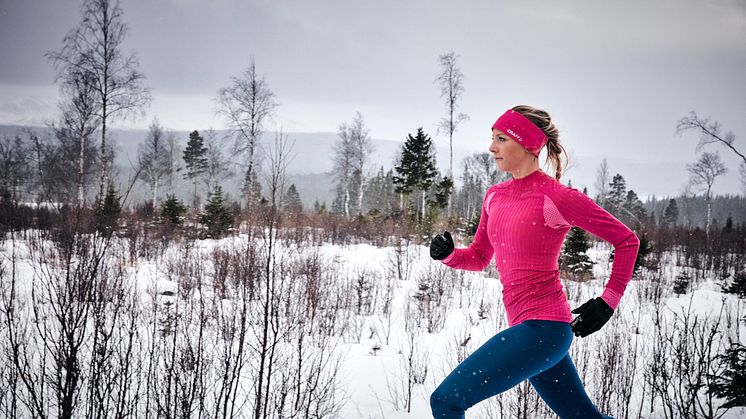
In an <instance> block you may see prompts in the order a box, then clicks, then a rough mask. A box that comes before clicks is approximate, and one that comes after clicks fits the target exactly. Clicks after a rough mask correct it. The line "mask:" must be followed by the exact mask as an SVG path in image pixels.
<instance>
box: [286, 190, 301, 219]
mask: <svg viewBox="0 0 746 419" xmlns="http://www.w3.org/2000/svg"><path fill="white" fill-rule="evenodd" d="M282 206H283V208H284V209H285V211H288V212H291V213H296V214H297V213H301V212H303V202H302V201H301V199H300V194H299V193H298V190H297V189H296V188H295V184H292V185H290V187H289V188H288V190H287V192H286V193H285V196H284V197H283V199H282Z"/></svg>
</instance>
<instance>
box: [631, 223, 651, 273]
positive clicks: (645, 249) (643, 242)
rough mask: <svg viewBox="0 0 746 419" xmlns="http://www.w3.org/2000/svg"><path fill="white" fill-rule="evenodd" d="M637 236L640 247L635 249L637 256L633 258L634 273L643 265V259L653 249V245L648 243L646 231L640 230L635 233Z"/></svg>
mask: <svg viewBox="0 0 746 419" xmlns="http://www.w3.org/2000/svg"><path fill="white" fill-rule="evenodd" d="M637 237H638V238H639V239H640V249H639V250H638V251H637V258H636V259H635V267H634V270H633V273H634V274H636V273H637V272H638V271H639V270H640V267H643V266H645V259H646V258H647V256H648V255H649V254H650V252H652V251H653V245H652V243H650V239H649V238H648V233H647V231H645V230H641V232H640V233H637Z"/></svg>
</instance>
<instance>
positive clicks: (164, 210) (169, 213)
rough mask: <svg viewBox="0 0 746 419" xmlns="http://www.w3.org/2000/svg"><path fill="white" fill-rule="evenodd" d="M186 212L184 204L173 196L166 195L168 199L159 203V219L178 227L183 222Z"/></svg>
mask: <svg viewBox="0 0 746 419" xmlns="http://www.w3.org/2000/svg"><path fill="white" fill-rule="evenodd" d="M186 211H187V209H186V207H185V206H184V204H182V203H181V201H179V200H178V199H176V196H174V195H168V198H167V199H166V200H165V201H163V202H162V203H161V217H162V218H163V219H165V220H168V221H169V222H170V223H172V224H174V225H179V224H181V223H182V222H183V221H184V214H186Z"/></svg>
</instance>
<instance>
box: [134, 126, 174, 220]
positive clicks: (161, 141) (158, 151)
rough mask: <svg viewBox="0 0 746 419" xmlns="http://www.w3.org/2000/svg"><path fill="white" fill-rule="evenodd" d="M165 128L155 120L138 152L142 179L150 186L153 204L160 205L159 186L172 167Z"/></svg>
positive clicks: (154, 205)
mask: <svg viewBox="0 0 746 419" xmlns="http://www.w3.org/2000/svg"><path fill="white" fill-rule="evenodd" d="M166 136H167V135H166V133H165V132H164V130H163V127H162V126H161V125H160V124H159V123H158V120H156V119H154V120H153V122H152V123H151V124H150V128H149V129H148V136H147V137H146V138H145V141H144V142H143V143H142V144H140V146H139V147H138V150H137V162H138V169H139V171H140V177H141V179H142V180H143V181H144V182H146V183H148V184H149V185H150V190H151V192H152V194H153V195H152V198H151V203H152V204H153V207H154V208H155V207H156V206H157V205H158V186H159V185H160V184H161V180H162V179H163V178H164V177H165V176H167V175H168V172H169V170H170V166H171V159H170V156H171V153H170V151H169V148H170V147H169V144H168V140H167V138H166Z"/></svg>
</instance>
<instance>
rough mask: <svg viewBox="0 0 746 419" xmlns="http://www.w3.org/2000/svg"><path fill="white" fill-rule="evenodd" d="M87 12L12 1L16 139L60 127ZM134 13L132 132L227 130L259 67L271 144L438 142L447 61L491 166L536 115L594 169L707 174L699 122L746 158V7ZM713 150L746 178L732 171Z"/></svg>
mask: <svg viewBox="0 0 746 419" xmlns="http://www.w3.org/2000/svg"><path fill="white" fill-rule="evenodd" d="M79 3H80V2H79V1H78V0H0V39H2V42H0V123H4V124H14V123H15V124H18V123H36V124H38V123H41V122H42V120H43V119H44V118H48V117H52V116H54V114H55V105H54V103H55V100H56V87H55V86H54V84H53V79H54V72H53V70H52V68H51V66H50V65H49V63H48V62H47V61H46V60H45V58H44V57H43V54H44V53H45V52H46V51H49V50H56V49H59V48H60V45H61V40H62V37H63V36H64V35H65V34H66V33H67V31H69V30H70V29H71V28H73V27H74V26H75V25H76V24H77V22H78V21H79V11H78V8H79ZM122 8H123V10H124V13H125V19H126V21H127V23H128V24H129V26H130V32H129V36H128V40H127V43H126V48H127V49H132V50H134V51H136V52H137V55H138V57H139V59H140V64H141V66H140V69H141V70H142V71H143V72H144V73H145V74H146V77H147V84H148V85H149V86H150V87H151V88H152V89H153V97H154V101H153V104H152V106H151V108H150V109H149V111H148V114H147V116H146V117H145V118H143V119H140V120H138V121H132V122H126V123H121V124H119V125H120V126H129V127H145V126H147V125H148V124H149V122H150V120H151V119H152V117H153V116H157V117H158V119H159V120H160V121H161V123H162V124H164V125H165V126H167V127H169V128H174V129H184V130H187V129H204V128H206V127H208V126H212V127H214V128H221V127H222V121H221V120H220V119H218V118H217V117H216V116H215V114H214V111H215V108H214V106H215V105H214V101H213V99H214V97H215V96H216V92H217V90H218V89H219V88H220V87H222V86H225V85H227V84H228V82H229V78H230V77H231V76H233V75H236V74H238V73H239V72H240V71H241V70H242V69H244V68H245V67H246V66H247V65H248V64H249V63H250V60H251V57H252V56H253V57H254V58H255V60H256V64H257V69H258V71H259V72H260V73H262V74H264V75H265V76H266V80H267V82H268V83H269V85H270V87H271V88H272V89H273V91H274V92H275V94H276V95H277V99H278V101H279V102H280V107H279V108H278V109H277V115H276V117H275V118H274V120H273V121H271V122H270V123H269V124H267V128H268V129H270V130H272V129H276V128H280V127H282V129H283V130H284V131H302V132H318V131H331V132H333V131H336V128H337V126H338V125H339V124H340V123H341V122H345V121H349V120H350V119H351V118H352V117H353V115H354V112H355V111H360V112H361V113H362V114H363V116H364V118H365V120H366V124H367V126H368V127H369V128H370V130H371V135H372V136H373V137H375V138H381V139H390V140H402V139H403V138H404V136H405V135H406V134H407V133H408V132H413V131H415V130H416V128H417V127H419V126H423V127H424V128H425V130H426V131H428V132H430V134H431V135H433V136H435V126H436V124H437V122H438V120H439V119H440V118H441V117H442V116H444V105H443V101H442V100H441V99H440V97H439V92H438V90H437V87H436V85H435V84H434V80H435V77H436V75H437V73H438V67H437V57H438V55H439V54H442V53H445V52H448V51H454V52H456V54H458V56H459V64H460V67H461V70H462V71H463V73H464V75H465V87H466V91H465V94H464V96H463V101H462V103H461V105H462V106H461V111H462V112H465V113H467V114H469V116H470V117H471V119H470V120H469V121H467V122H465V123H464V124H463V126H462V127H461V129H460V131H459V132H458V133H457V134H456V137H455V142H457V144H458V145H461V146H463V147H466V148H473V149H479V150H486V147H487V145H488V140H489V127H490V126H491V124H492V123H493V122H494V120H495V119H496V118H497V116H499V114H500V113H502V111H504V110H505V109H506V108H508V107H510V106H512V105H515V104H524V103H525V104H531V105H534V106H539V107H543V108H545V109H547V110H549V111H550V113H551V114H552V115H553V117H554V119H555V122H556V124H557V125H558V127H559V129H560V132H561V139H562V141H563V142H564V144H565V145H566V147H567V148H568V149H569V150H570V151H571V152H572V155H573V156H578V157H579V158H580V157H581V156H596V157H604V156H608V157H610V158H613V159H616V160H626V161H630V162H643V163H656V162H667V161H693V160H694V159H695V158H696V154H695V150H694V148H695V145H696V138H695V136H694V135H693V134H691V135H687V136H685V137H684V138H679V137H677V136H675V135H674V128H675V125H676V121H677V120H678V119H679V118H681V117H682V116H685V115H686V114H687V113H688V112H689V111H690V110H696V111H697V112H698V113H699V114H700V115H702V116H711V117H713V118H715V119H717V120H718V121H720V122H721V123H722V124H723V126H724V127H725V128H726V129H729V130H732V131H733V132H734V133H735V134H736V136H737V143H736V144H737V145H739V146H740V149H741V150H746V118H744V116H746V83H744V74H746V2H744V1H743V0H739V1H735V0H723V1H706V0H705V1H703V0H663V1H640V0H632V1H623V2H612V1H597V0H595V1H576V0H570V1H561V2H560V1H555V2H539V1H514V2H505V1H500V2H498V1H425V0H417V1H380V0H379V1H367V2H362V1H349V0H340V1H238V0H214V1H204V0H151V1H145V0H124V1H122ZM436 140H437V141H438V143H439V144H441V145H443V144H445V143H446V141H447V140H446V138H445V137H444V136H437V137H436ZM713 150H719V151H720V153H721V156H722V157H723V158H724V160H725V161H726V163H728V165H729V168H730V170H731V173H730V174H729V175H728V176H729V177H732V178H734V179H735V178H737V174H736V171H737V167H736V164H735V163H736V162H737V160H735V158H733V156H731V155H732V154H733V153H729V152H728V151H727V150H725V149H724V148H713ZM444 158H445V156H441V159H444ZM613 169H614V168H613V167H612V170H613ZM675 183H676V184H677V185H678V184H680V183H681V180H680V179H677V180H676V181H675ZM732 184H733V185H735V184H736V183H732ZM737 192H738V191H737V190H733V191H732V193H737Z"/></svg>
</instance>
